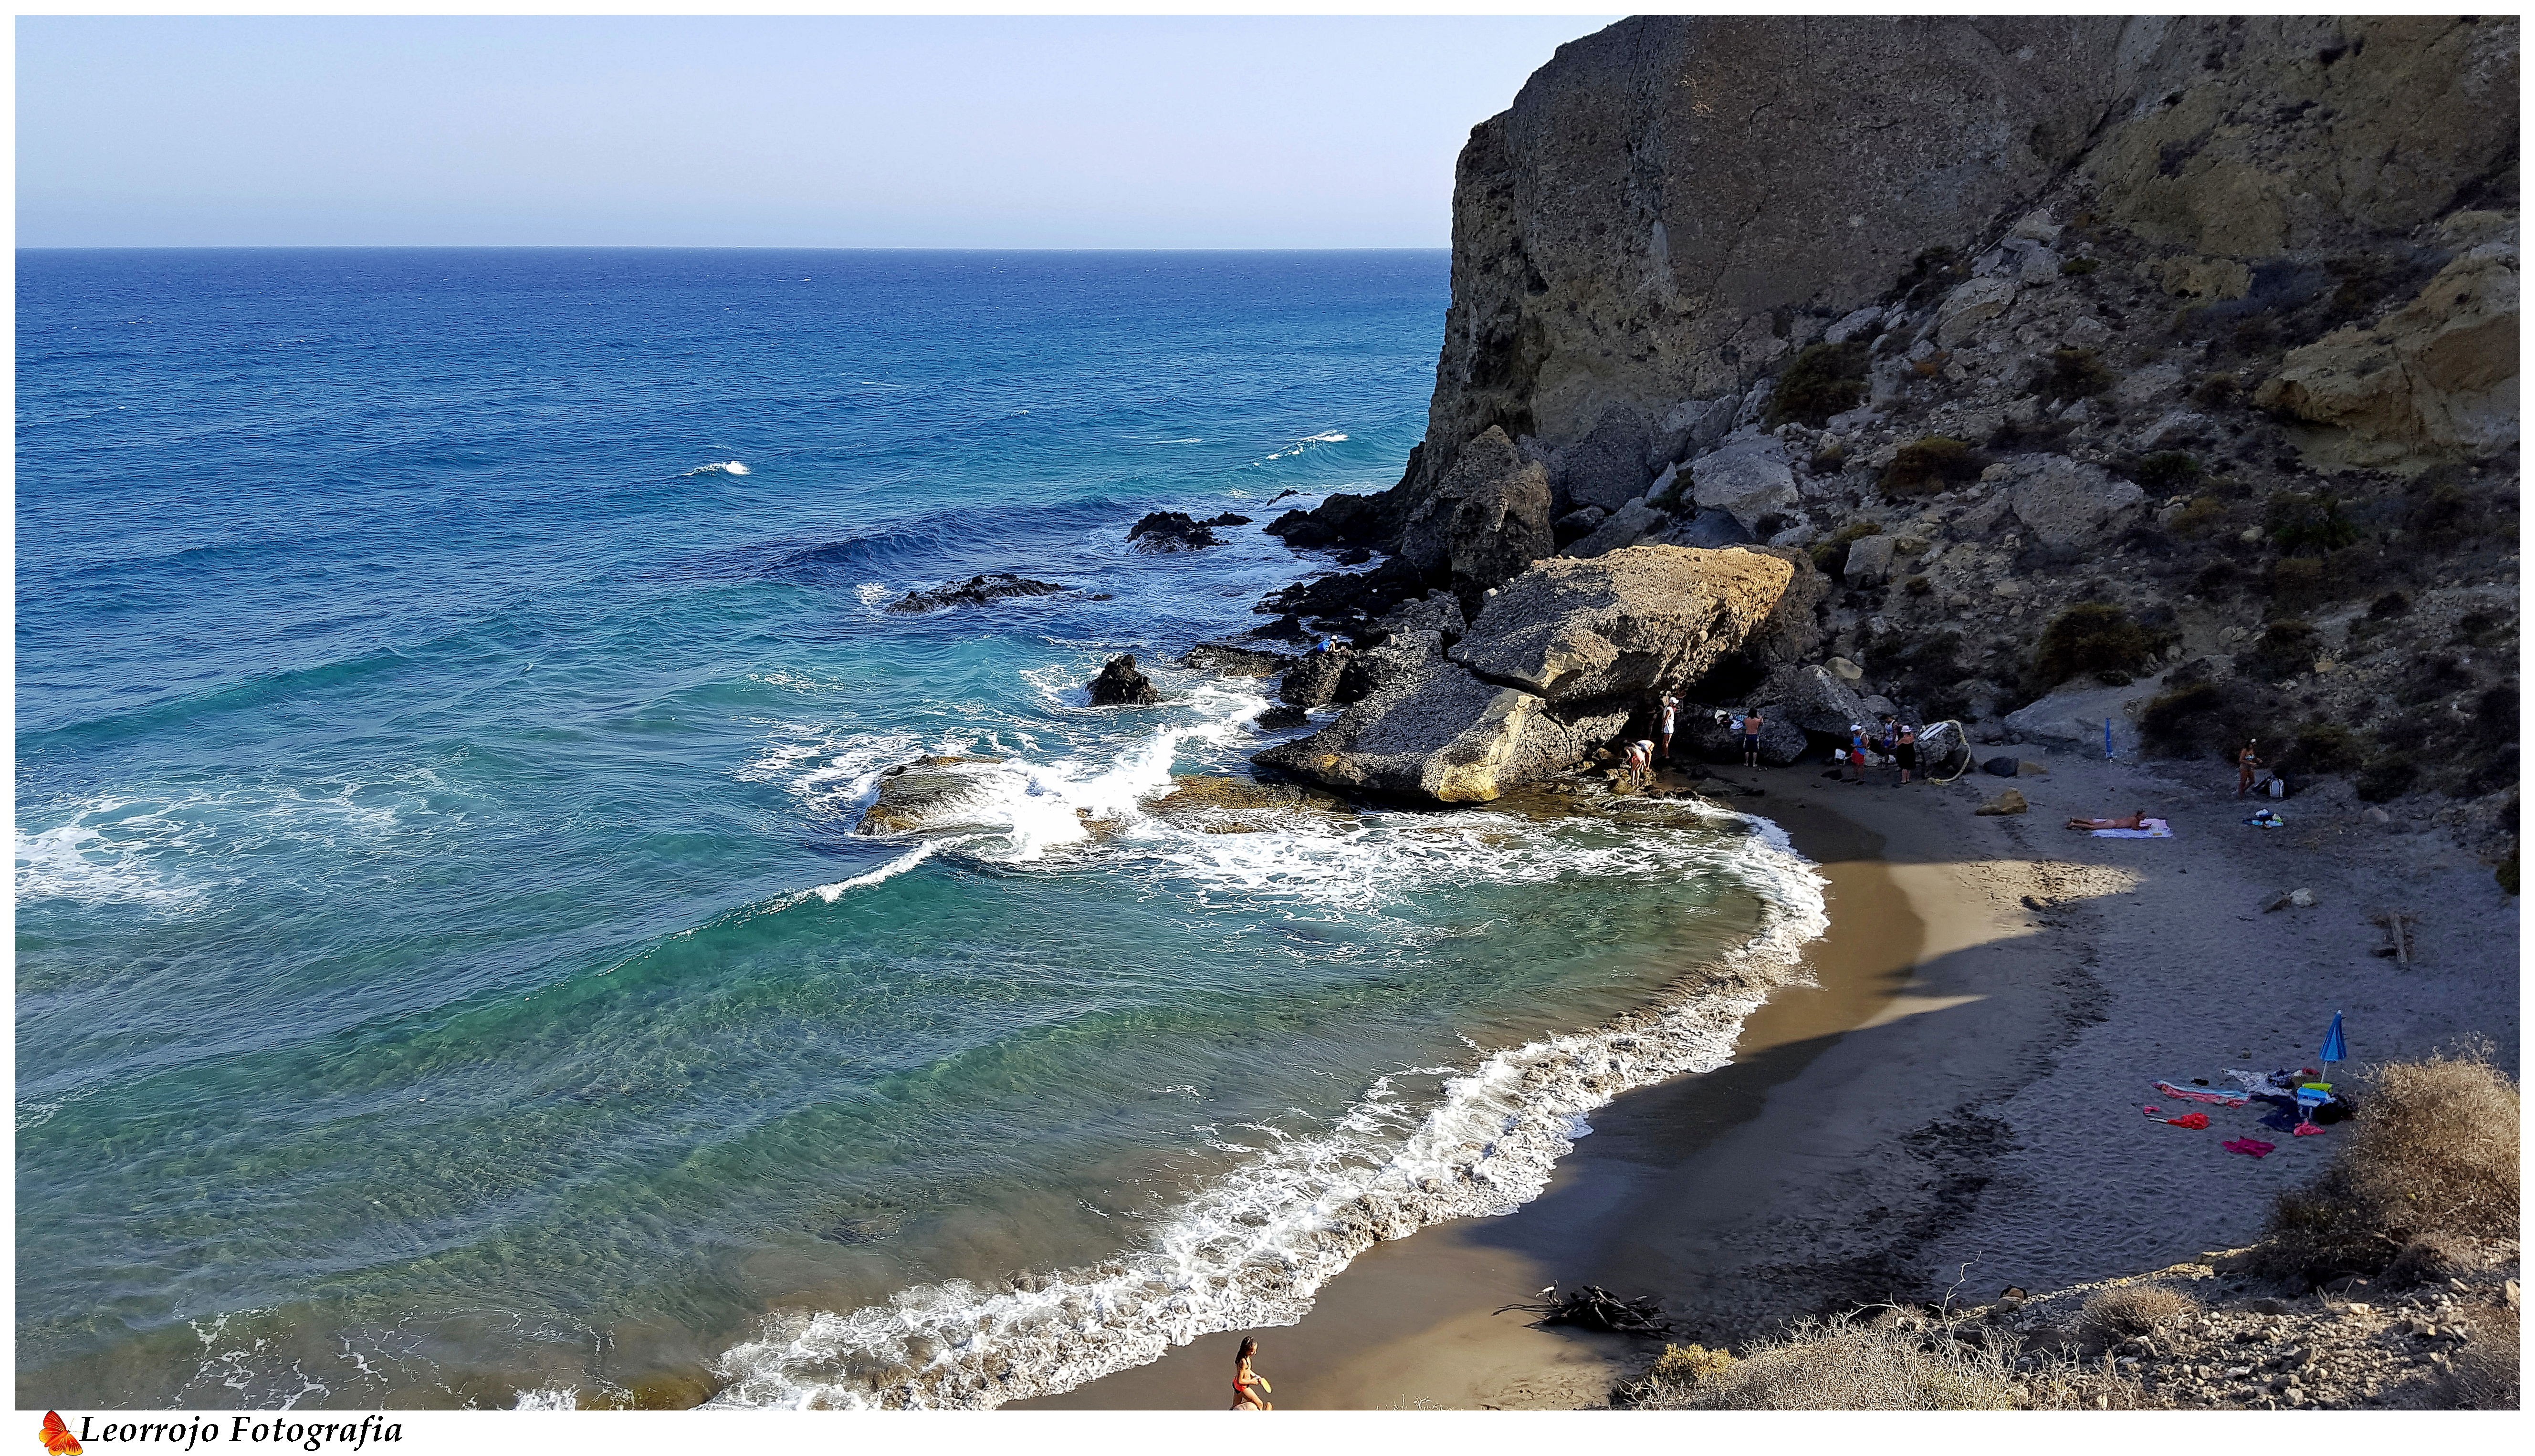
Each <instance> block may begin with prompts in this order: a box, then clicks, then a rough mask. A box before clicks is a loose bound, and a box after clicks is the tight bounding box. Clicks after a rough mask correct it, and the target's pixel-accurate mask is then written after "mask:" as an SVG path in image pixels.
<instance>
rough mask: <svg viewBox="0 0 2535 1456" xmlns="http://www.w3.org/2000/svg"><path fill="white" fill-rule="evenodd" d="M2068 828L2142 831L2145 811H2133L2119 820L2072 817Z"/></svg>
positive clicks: (2145, 816)
mask: <svg viewBox="0 0 2535 1456" xmlns="http://www.w3.org/2000/svg"><path fill="white" fill-rule="evenodd" d="M2069 827H2070V828H2072V829H2144V828H2146V827H2147V811H2146V810H2144V809H2133V810H2132V811H2131V812H2130V813H2128V814H2126V815H2123V816H2122V817H2121V818H2119V819H2082V818H2079V817H2077V816H2074V815H2072V816H2071V817H2070V819H2069Z"/></svg>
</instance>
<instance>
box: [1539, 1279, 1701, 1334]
mask: <svg viewBox="0 0 2535 1456" xmlns="http://www.w3.org/2000/svg"><path fill="white" fill-rule="evenodd" d="M1513 1309H1520V1310H1523V1311H1525V1312H1527V1313H1532V1314H1537V1315H1539V1316H1540V1317H1539V1318H1538V1319H1535V1320H1533V1321H1532V1322H1531V1323H1532V1326H1533V1327H1534V1328H1538V1327H1539V1326H1541V1325H1546V1324H1579V1325H1582V1326H1583V1327H1585V1328H1586V1329H1595V1330H1608V1331H1610V1332H1611V1333H1613V1334H1616V1335H1650V1336H1658V1337H1659V1336H1663V1335H1668V1334H1670V1333H1672V1321H1671V1320H1669V1319H1666V1318H1664V1317H1663V1309H1662V1307H1661V1306H1659V1305H1657V1304H1655V1302H1654V1297H1653V1296H1651V1295H1640V1296H1639V1297H1638V1298H1637V1299H1634V1300H1624V1299H1621V1298H1620V1297H1619V1296H1617V1295H1615V1294H1613V1293H1611V1292H1610V1291H1609V1290H1607V1289H1604V1288H1602V1287H1601V1286H1599V1285H1594V1284H1588V1285H1586V1286H1584V1287H1583V1288H1582V1289H1579V1290H1577V1291H1576V1292H1575V1293H1574V1294H1571V1295H1569V1296H1567V1297H1566V1298H1564V1299H1558V1300H1549V1301H1545V1302H1543V1303H1540V1304H1508V1305H1506V1306H1505V1308H1504V1309H1499V1310H1498V1311H1497V1312H1498V1313H1499V1314H1503V1313H1506V1312H1507V1311H1508V1310H1513Z"/></svg>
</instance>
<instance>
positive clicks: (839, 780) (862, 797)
mask: <svg viewBox="0 0 2535 1456" xmlns="http://www.w3.org/2000/svg"><path fill="white" fill-rule="evenodd" d="M923 745H924V740H922V739H920V738H917V737H916V736H915V735H914V734H911V733H857V732H853V731H851V730H850V729H838V728H832V727H820V726H817V725H812V724H802V723H786V724H783V725H781V726H779V727H778V728H776V729H775V731H774V735H773V741H772V742H770V743H769V744H768V745H767V747H766V751H765V752H764V753H762V754H760V755H758V757H757V758H754V759H753V760H751V761H750V762H749V763H747V764H746V765H744V766H743V767H741V769H740V770H739V774H738V776H739V777H740V778H742V779H745V780H749V781H751V782H757V783H779V784H781V785H783V787H784V788H785V789H787V790H789V791H790V792H791V794H792V795H793V797H795V798H797V799H799V800H801V801H802V803H803V804H804V805H805V806H806V807H807V808H809V809H811V810H812V811H814V812H816V813H819V814H822V815H843V814H851V813H854V812H857V811H859V810H860V809H861V808H862V807H863V805H864V804H865V803H867V802H868V801H869V800H870V798H871V793H872V790H873V789H874V788H875V787H876V786H878V784H879V783H880V776H881V774H882V773H883V772H884V771H886V770H887V769H890V768H893V767H895V766H897V764H900V763H903V762H905V761H906V760H907V759H909V758H914V757H916V756H917V755H918V754H921V753H923V752H924V751H925V750H924V747H923ZM941 752H945V753H958V752H959V749H958V747H957V746H953V747H950V748H946V749H943V750H941Z"/></svg>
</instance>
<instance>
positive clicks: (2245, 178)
mask: <svg viewBox="0 0 2535 1456" xmlns="http://www.w3.org/2000/svg"><path fill="white" fill-rule="evenodd" d="M2516 30H2517V28H2516V25H2515V23H2514V21H2513V20H2509V19H2486V20H2482V21H2470V20H2456V19H2432V18H2422V17H2398V18H2386V19H2376V20H2354V21H2336V20H2328V19H2327V20H2319V19H2307V18H2295V17H2258V18H2235V19H2230V18H2226V17H2193V18H2182V19H2167V18H2130V19H2120V18H2106V17H2064V18H2041V19H2033V18H2014V17H1943V18H1931V19H1888V18H1887V19H1851V18H1832V17H1814V18H1783V19H1778V18H1750V17H1651V18H1638V19H1633V20H1629V21H1624V22H1622V23H1620V24H1618V25H1616V26H1613V27H1611V28H1609V29H1608V30H1602V31H1600V32H1598V33H1596V34H1594V35H1590V36H1587V37H1585V38H1584V39H1581V40H1577V41H1575V42H1573V43H1571V44H1569V45H1567V46H1564V47H1561V49H1560V50H1559V52H1558V54H1557V56H1556V58H1555V59H1553V60H1552V61H1551V62H1550V63H1549V64H1548V65H1546V66H1544V67H1542V68H1541V69H1540V71H1539V72H1538V73H1537V74H1535V75H1534V76H1533V77H1532V79H1531V81H1530V82H1529V83H1528V84H1527V85H1526V86H1525V87H1524V88H1523V90H1522V91H1521V93H1520V95H1518V96H1517V97H1516V99H1515V104H1514V105H1513V107H1512V108H1511V109H1509V110H1508V111H1507V112H1506V113H1505V114H1503V115H1501V116H1498V117H1495V118H1492V119H1491V120H1489V121H1486V122H1484V123H1482V124H1480V125H1479V126H1478V127H1477V128H1476V129H1475V130H1474V131H1473V132H1472V133H1471V136H1470V141H1469V144H1468V146H1467V147H1466V148H1465V149H1464V151H1463V152H1462V155H1461V160H1460V165H1459V175H1458V179H1457V184H1456V191H1455V198H1454V210H1453V304H1452V308H1451V312H1450V313H1449V315H1448V317H1447V320H1446V327H1445V338H1444V344H1443V350H1442V354H1441V357H1440V359H1439V361H1438V364H1437V368H1436V386H1435V396H1434V401H1433V404H1432V406H1431V410H1430V414H1429V418H1428V427H1427V436H1426V443H1425V446H1424V448H1423V450H1421V451H1420V452H1419V454H1418V456H1417V458H1416V459H1415V460H1414V461H1413V462H1412V464H1411V467H1410V470H1409V473H1408V475H1407V477H1406V478H1405V479H1404V480H1403V481H1402V482H1401V486H1400V489H1399V491H1398V492H1397V493H1396V495H1397V499H1395V500H1393V501H1392V502H1391V503H1390V505H1391V510H1390V512H1389V513H1387V514H1385V515H1381V516H1367V515H1365V514H1364V513H1362V512H1360V511H1356V512H1350V511H1349V508H1348V507H1346V506H1341V507H1339V508H1337V510H1336V511H1333V512H1331V513H1329V515H1330V516H1338V515H1346V516H1347V517H1348V519H1347V522H1346V523H1347V524H1348V525H1349V526H1351V527H1352V528H1353V531H1354V533H1355V534H1356V535H1358V536H1364V535H1374V536H1377V537H1379V536H1381V535H1382V534H1383V533H1384V532H1385V531H1386V530H1387V531H1389V532H1391V533H1393V534H1395V532H1396V530H1397V527H1398V524H1399V521H1400V520H1401V519H1402V518H1404V517H1405V516H1407V515H1408V514H1411V513H1413V512H1414V511H1416V510H1417V509H1419V507H1420V506H1422V505H1423V504H1424V503H1425V501H1426V499H1427V498H1428V497H1429V496H1431V495H1432V494H1434V493H1435V492H1436V490H1437V489H1438V487H1439V486H1440V485H1441V483H1442V482H1443V481H1444V480H1445V479H1446V478H1447V476H1448V475H1449V474H1450V473H1451V471H1452V469H1453V465H1454V463H1455V462H1456V461H1457V459H1458V457H1459V455H1460V454H1461V452H1462V451H1463V449H1464V448H1465V447H1466V446H1467V445H1468V444H1469V443H1470V442H1472V441H1473V440H1476V439H1478V438H1479V437H1481V436H1483V435H1484V434H1485V433H1486V432H1487V431H1489V430H1490V429H1502V430H1503V431H1504V432H1505V433H1506V435H1507V436H1509V437H1511V438H1512V439H1514V440H1515V441H1517V442H1520V443H1521V444H1522V446H1523V447H1524V448H1525V450H1526V451H1527V452H1528V453H1529V454H1531V455H1533V456H1534V457H1535V458H1537V459H1539V460H1540V461H1541V462H1542V463H1543V464H1544V465H1545V466H1546V468H1547V470H1548V475H1549V484H1550V488H1551V495H1552V511H1553V515H1565V514H1567V513H1568V512H1570V511H1572V510H1575V509H1577V507H1580V506H1592V507H1596V508H1599V509H1600V510H1603V511H1605V512H1612V511H1617V510H1618V509H1620V508H1621V507H1622V506H1623V505H1624V504H1625V503H1626V502H1627V501H1629V500H1630V499H1632V498H1635V497H1638V496H1639V495H1641V494H1643V493H1645V491H1646V489H1647V487H1648V485H1649V484H1650V483H1651V482H1652V481H1653V480H1654V479H1655V478H1656V477H1657V475H1658V474H1659V473H1660V472H1661V471H1662V470H1664V468H1665V467H1666V466H1667V465H1668V464H1670V463H1673V462H1675V461H1679V460H1684V459H1688V458H1692V457H1694V456H1696V455H1699V454H1701V453H1703V452H1704V451H1705V450H1706V449H1708V448H1709V447H1712V446H1713V445H1715V444H1716V443H1717V442H1718V441H1719V440H1720V439H1722V438H1723V437H1724V436H1725V435H1726V434H1727V432H1729V431H1730V430H1731V429H1733V428H1734V426H1735V425H1737V424H1748V423H1751V422H1753V421H1754V420H1755V419H1756V418H1757V417H1758V414H1759V412H1760V411H1759V401H1756V400H1754V399H1753V398H1752V397H1751V396H1752V394H1753V390H1754V386H1755V385H1756V384H1757V383H1759V382H1761V381H1762V380H1763V379H1764V378H1765V377H1766V376H1768V375H1769V374H1771V373H1773V372H1775V371H1776V370H1777V369H1778V368H1779V367H1780V366H1782V365H1783V364H1784V363H1785V362H1786V361H1787V360H1788V359H1789V358H1790V356H1791V355H1793V354H1794V353H1795V352H1796V351H1798V350H1800V349H1802V348H1803V347H1804V346H1806V345H1807V344H1810V343H1814V342H1816V341H1818V340H1821V339H1823V338H1824V336H1825V335H1828V334H1837V333H1838V326H1839V324H1840V323H1841V321H1842V320H1843V319H1845V318H1848V317H1849V316H1851V315H1853V314H1855V313H1856V312H1857V311H1859V310H1861V309H1863V308H1864V307H1866V306H1867V305H1869V304H1881V303H1884V302H1888V301H1889V300H1890V298H1891V296H1892V295H1893V294H1894V293H1895V291H1896V288H1895V284H1896V280H1901V279H1904V278H1905V276H1906V275H1908V274H1910V273H1911V272H1912V270H1913V268H1914V265H1915V266H1917V267H1918V269H1919V271H1920V273H1922V274H1925V273H1926V272H1927V266H1926V265H1925V264H1924V263H1921V262H1920V260H1922V259H1923V258H1924V257H1925V256H1926V255H1927V254H1929V253H1930V252H1932V251H1934V250H1940V249H1944V250H1951V251H1953V252H1956V253H1958V254H1962V255H1964V256H1969V255H1970V254H1971V253H1973V252H1976V251H1977V250H1978V248H1979V247H1980V246H1982V245H1986V244H1989V243H1994V242H1997V241H1999V240H2000V239H2001V238H2003V237H2006V236H2008V235H2009V230H2010V228H2011V226H2012V225H2013V224H2014V223H2015V222H2016V221H2017V220H2018V218H2019V217H2021V216H2022V215H2023V214H2024V213H2025V212H2027V211H2028V210H2029V209H2030V208H2032V207H2033V206H2035V205H2036V204H2038V203H2040V202H2041V201H2043V199H2044V195H2045V194H2046V193H2048V192H2051V191H2053V190H2054V188H2055V186H2057V187H2059V189H2060V190H2061V191H2063V192H2067V191H2069V190H2070V189H2069V188H2068V187H2067V185H2066V184H2068V183H2069V182H2071V180H2072V179H2073V180H2074V181H2076V182H2079V183H2082V184H2083V186H2082V191H2083V193H2084V194H2085V196H2086V199H2087V201H2088V203H2089V204H2091V205H2092V206H2093V207H2094V209H2095V210H2096V211H2097V212H2098V214H2099V215H2101V216H2102V217H2103V218H2105V219H2106V220H2107V221H2110V222H2114V223H2117V224H2119V225H2120V226H2122V227H2123V228H2125V229H2126V230H2128V231H2129V232H2131V233H2132V234H2133V235H2134V236H2136V237H2137V238H2139V239H2140V240H2142V241H2143V242H2145V243H2147V244H2149V245H2150V246H2153V247H2155V248H2157V249H2159V250H2161V251H2163V252H2165V253H2167V254H2170V255H2172V256H2170V257H2168V258H2164V259H2161V260H2160V263H2161V264H2162V265H2163V266H2164V267H2165V268H2166V270H2167V271H2168V272H2169V273H2171V274H2172V275H2173V276H2174V277H2175V278H2176V279H2177V280H2179V281H2180V282H2181V283H2182V286H2178V287H2177V288H2175V290H2174V291H2175V292H2176V293H2177V294H2178V296H2196V297H2198V298H2199V299H2200V300H2201V301H2221V300H2223V299H2225V298H2229V297H2241V296H2243V295H2244V294H2245V293H2246V292H2247V291H2248V289H2249V288H2250V287H2251V286H2252V283H2253V278H2254V273H2255V272H2256V271H2257V269H2258V268H2259V267H2260V266H2262V265H2264V264H2266V263H2272V262H2276V261H2277V260H2279V259H2280V258H2282V257H2283V256H2285V255H2291V254H2300V253H2305V254H2316V253H2319V252H2323V251H2328V250H2332V249H2336V248H2346V247H2349V246H2352V245H2354V244H2359V243H2364V242H2367V241H2368V240H2371V239H2377V238H2382V237H2386V236H2393V235H2399V234H2402V233H2405V232H2407V231H2409V230H2410V229H2413V228H2415V227H2418V226H2419V225H2421V224H2423V223H2426V222H2429V221H2431V220H2433V219H2434V218H2436V217H2438V216H2440V215H2442V213H2444V212H2449V211H2451V210H2453V209H2455V208H2456V207H2458V206H2460V205H2471V204H2472V203H2473V202H2474V200H2475V199H2476V198H2477V197H2482V196H2485V195H2487V194H2489V195H2496V194H2497V193H2500V192H2506V193H2507V194H2508V195H2509V196H2510V197H2512V198H2513V196H2514V188H2515V165H2516V127H2515V122H2514V117H2515V96H2516V87H2517V80H2516V72H2517V65H2516V55H2517V45H2516ZM2011 291H2012V282H2011V281H1994V282H1992V283H1991V284H1990V285H1989V287H1988V290H1987V292H1986V293H1983V294H1982V295H1981V296H1978V297H1973V298H1967V299H1964V300H1962V302H1961V306H1960V307H1958V308H1957V309H1956V310H1955V311H1954V313H1953V315H1952V316H1951V317H1949V318H1948V320H1947V321H1946V331H1945V334H1944V335H1942V336H1940V337H1939V339H1938V341H1939V343H1940V344H1941V345H1950V344H1952V343H1954V342H1956V341H1958V340H1959V338H1960V337H1961V336H1962V335H1963V334H1966V333H1967V332H1968V331H1969V330H1970V329H1972V328H1975V327H1977V326H1978V325H1979V324H1981V323H1982V322H1985V321H1986V320H1987V319H1988V318H1991V317H1994V316H1995V315H1996V314H1997V313H1998V312H2000V311H2001V310H2002V308H2003V306H2004V303H2005V301H2006V296H2007V294H2009V293H2011ZM1992 295H1997V296H1992Z"/></svg>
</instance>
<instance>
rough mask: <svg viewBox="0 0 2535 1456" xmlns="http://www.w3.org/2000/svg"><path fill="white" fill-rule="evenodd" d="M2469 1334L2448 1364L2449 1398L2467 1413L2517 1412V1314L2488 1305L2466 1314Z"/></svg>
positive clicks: (2466, 1325) (2501, 1306)
mask: <svg viewBox="0 0 2535 1456" xmlns="http://www.w3.org/2000/svg"><path fill="white" fill-rule="evenodd" d="M2465 1327H2466V1329H2467V1330H2468V1331H2469V1332H2470V1333H2469V1334H2468V1335H2467V1336H2466V1338H2465V1342H2464V1344H2463V1345H2462V1346H2460V1347H2458V1349H2457V1350H2456V1353H2455V1354H2454V1356H2452V1357H2451V1358H2450V1359H2449V1361H2448V1364H2447V1396H2448V1399H2449V1400H2450V1401H2451V1402H2453V1403H2454V1404H2455V1405H2458V1406H2462V1407H2463V1408H2464V1409H2466V1410H2468V1411H2513V1410H2516V1409H2517V1311H2516V1310H2514V1309H2511V1308H2508V1307H2506V1306H2505V1305H2499V1304H2487V1305H2483V1306H2481V1307H2479V1308H2476V1309H2472V1310H2469V1311H2467V1312H2466V1314H2465Z"/></svg>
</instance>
